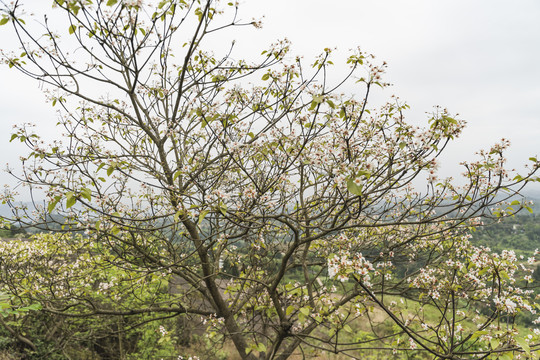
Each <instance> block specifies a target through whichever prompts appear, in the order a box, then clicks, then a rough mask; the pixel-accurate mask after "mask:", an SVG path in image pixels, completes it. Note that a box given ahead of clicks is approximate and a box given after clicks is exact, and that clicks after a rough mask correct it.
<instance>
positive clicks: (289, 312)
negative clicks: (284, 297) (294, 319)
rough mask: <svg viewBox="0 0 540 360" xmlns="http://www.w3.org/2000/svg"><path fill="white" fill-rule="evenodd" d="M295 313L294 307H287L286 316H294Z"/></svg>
mask: <svg viewBox="0 0 540 360" xmlns="http://www.w3.org/2000/svg"><path fill="white" fill-rule="evenodd" d="M293 311H294V306H292V305H289V306H287V309H286V310H285V315H287V316H289V315H291V314H292V312H293Z"/></svg>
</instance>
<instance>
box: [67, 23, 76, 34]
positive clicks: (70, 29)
mask: <svg viewBox="0 0 540 360" xmlns="http://www.w3.org/2000/svg"><path fill="white" fill-rule="evenodd" d="M75 30H77V26H75V25H71V26H70V27H69V34H70V35H71V34H73V33H74V32H75Z"/></svg>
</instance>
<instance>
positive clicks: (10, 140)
mask: <svg viewBox="0 0 540 360" xmlns="http://www.w3.org/2000/svg"><path fill="white" fill-rule="evenodd" d="M17 137H19V135H17V134H12V135H11V139H9V142H12V141H13V140H15V139H16V138H17Z"/></svg>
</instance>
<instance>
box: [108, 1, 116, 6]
mask: <svg viewBox="0 0 540 360" xmlns="http://www.w3.org/2000/svg"><path fill="white" fill-rule="evenodd" d="M117 2H118V0H109V1H107V6H113V5H114V4H116V3H117Z"/></svg>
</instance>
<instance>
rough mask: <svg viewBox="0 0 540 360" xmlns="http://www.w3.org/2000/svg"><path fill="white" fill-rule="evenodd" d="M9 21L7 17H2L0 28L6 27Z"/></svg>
mask: <svg viewBox="0 0 540 360" xmlns="http://www.w3.org/2000/svg"><path fill="white" fill-rule="evenodd" d="M8 21H9V18H8V17H3V18H2V19H1V20H0V26H2V25H6V24H7V23H8Z"/></svg>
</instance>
